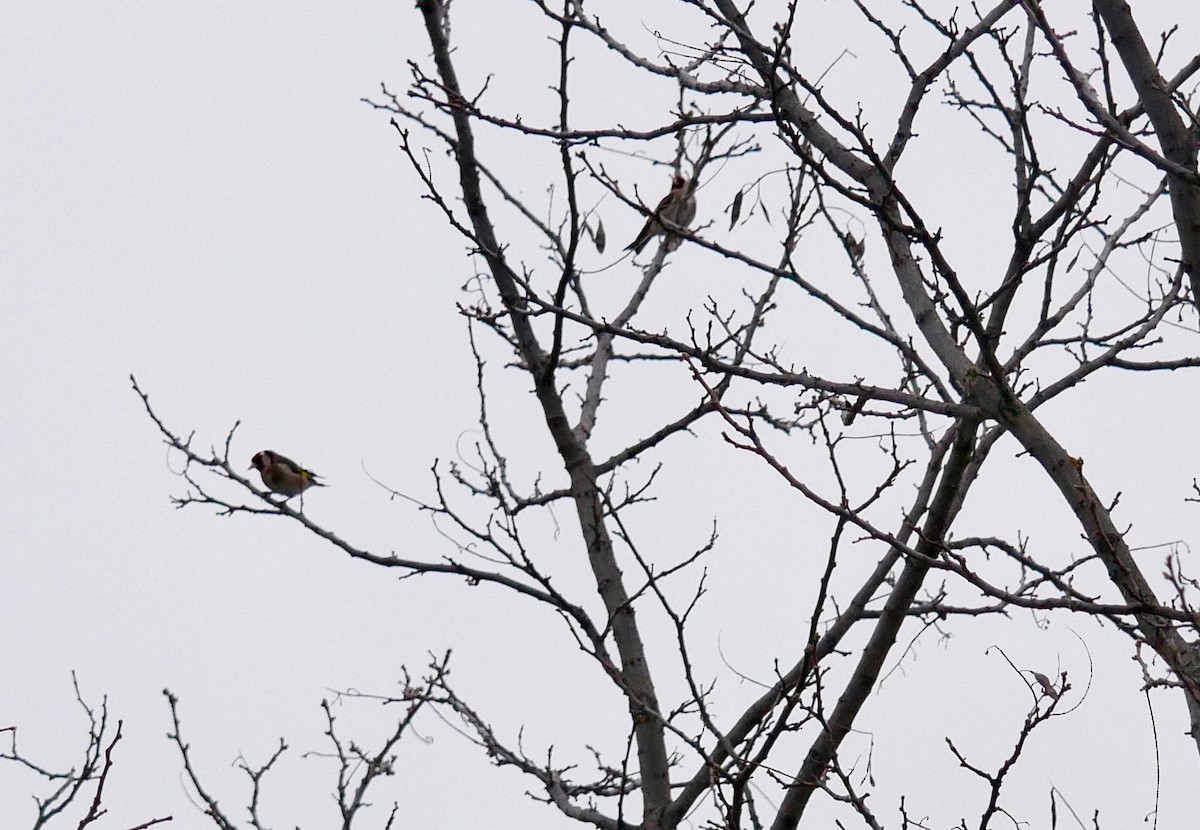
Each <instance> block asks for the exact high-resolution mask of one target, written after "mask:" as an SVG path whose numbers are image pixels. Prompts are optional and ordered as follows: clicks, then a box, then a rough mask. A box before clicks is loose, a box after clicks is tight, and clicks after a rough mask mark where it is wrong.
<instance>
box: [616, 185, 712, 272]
mask: <svg viewBox="0 0 1200 830" xmlns="http://www.w3.org/2000/svg"><path fill="white" fill-rule="evenodd" d="M695 218H696V194H695V193H693V192H692V188H691V186H690V185H689V184H688V180H687V179H685V178H684V177H683V176H676V177H675V178H674V179H672V180H671V192H670V193H668V194H667V195H666V196H664V197H663V199H662V201H661V202H659V203H658V207H656V208H655V209H654V215H653V216H651V217H650V218H648V219H647V220H646V224H645V225H643V226H642V232H641V233H639V234H638V235H637V239H635V240H633V242H632V243H630V245H629V247H627V248H626V249H625V250H627V251H633V252H634V253H635V254H640V253H641V252H642V249H643V248H645V247H646V243H647V242H649V241H650V238H651V237H654V236H662V235H663V234H668V233H670V232H671V230H673V229H674V230H680V229H683V228H686V227H687V226H688V225H690V224H691V223H692V220H693V219H695ZM682 241H683V240H681V239H680V238H679V237H677V236H676V237H673V238H671V239H670V240H669V242H668V245H667V249H668V250H671V251H673V250H675V249H676V248H678V247H679V245H680V244H681V243H682Z"/></svg>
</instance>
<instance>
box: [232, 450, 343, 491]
mask: <svg viewBox="0 0 1200 830" xmlns="http://www.w3.org/2000/svg"><path fill="white" fill-rule="evenodd" d="M250 468H251V469H253V470H258V472H259V474H261V475H262V480H263V484H265V485H266V486H267V489H268V490H270V491H271V492H273V493H278V494H279V495H281V496H283V497H284V498H285V499H290V498H291V497H292V496H298V495H300V494H301V493H303V492H304V491H305V490H307V489H308V488H309V487H324V486H325V485H324V484H323V483H321V482H320V481H317V479H318V478H319V476H318V475H317V474H316V473H314V472H313V471H312V470H306V469H304V468H303V467H301V466H300V465H299V464H297V463H296V462H295V461H293V460H292V459H290V458H287V457H285V456H282V455H280V454H279V453H277V452H275V451H273V450H263V451H262V452H260V453H255V455H254V457H253V458H252V459H250Z"/></svg>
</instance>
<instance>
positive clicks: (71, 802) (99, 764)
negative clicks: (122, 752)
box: [0, 677, 171, 830]
mask: <svg viewBox="0 0 1200 830" xmlns="http://www.w3.org/2000/svg"><path fill="white" fill-rule="evenodd" d="M71 679H72V682H73V684H74V686H75V701H76V702H77V703H78V704H79V707H80V708H81V709H82V710H83V713H84V714H85V715H86V716H87V720H88V732H87V745H86V747H85V748H84V751H83V759H82V761H80V763H79V764H78V766H74V767H71V768H69V769H67V770H65V771H59V770H57V769H55V768H54V767H52V766H51V765H49V764H45V763H39V762H36V761H34V760H32V758H31V757H30V755H29V754H28V753H26V752H24V751H22V750H20V749H19V748H18V746H17V731H18V727H17V725H15V724H14V725H11V726H5V727H3V728H0V733H8V734H7V738H8V742H9V746H8V749H6V750H5V751H3V752H0V761H8V762H10V763H11V764H13V765H15V766H16V767H19V768H20V769H22V770H24V771H25V773H27V774H28V775H30V776H32V777H33V778H34V779H35V780H37V781H38V782H39V783H40V784H41V785H42V786H43V787H44V790H43V792H44V795H37V794H34V795H33V797H32V801H33V804H34V817H33V823H32V824H31V825H30V828H31V830H42V828H54V827H67V826H69V825H74V826H75V827H76V828H78V830H84V828H86V827H92V826H94V825H95V822H96V821H97V820H98V819H100V818H101V817H102V816H104V815H106V814H107V812H108V811H107V810H106V809H105V807H104V787H105V785H106V784H107V783H108V776H109V773H110V772H111V771H112V768H113V755H114V751H115V750H116V748H117V743H118V742H119V741H120V740H121V728H122V726H123V723H122V722H121V721H117V728H116V730H115V731H114V730H113V729H112V724H111V723H110V721H109V719H108V700H107V699H105V700H103V701H101V703H100V707H99V709H97V708H95V707H93V706H89V705H88V704H87V703H86V702H85V701H84V699H83V693H82V692H80V691H79V681H78V679H76V678H75V677H72V678H71ZM80 811H82V814H80ZM169 821H171V816H163V817H162V818H155V819H150V820H149V821H143V822H141V823H140V824H137V825H128V824H123V825H121V827H124V828H126V830H145V828H147V827H153V826H155V825H159V824H165V823H166V822H169Z"/></svg>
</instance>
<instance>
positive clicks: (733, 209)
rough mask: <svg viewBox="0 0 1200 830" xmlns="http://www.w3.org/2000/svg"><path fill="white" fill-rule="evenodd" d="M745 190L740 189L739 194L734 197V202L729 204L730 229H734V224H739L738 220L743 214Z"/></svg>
mask: <svg viewBox="0 0 1200 830" xmlns="http://www.w3.org/2000/svg"><path fill="white" fill-rule="evenodd" d="M743 193H745V191H744V190H739V191H738V192H737V195H736V196H734V197H733V204H732V205H730V206H729V230H733V226H734V225H736V224H737V220H738V219H740V218H741V216H742V194H743Z"/></svg>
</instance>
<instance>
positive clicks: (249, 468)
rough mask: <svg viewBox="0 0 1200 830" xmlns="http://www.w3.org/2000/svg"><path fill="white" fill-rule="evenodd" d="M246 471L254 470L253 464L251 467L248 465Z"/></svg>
mask: <svg viewBox="0 0 1200 830" xmlns="http://www.w3.org/2000/svg"><path fill="white" fill-rule="evenodd" d="M246 469H247V470H253V469H254V465H253V464H251V465H250V466H249V467H247V468H246Z"/></svg>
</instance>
